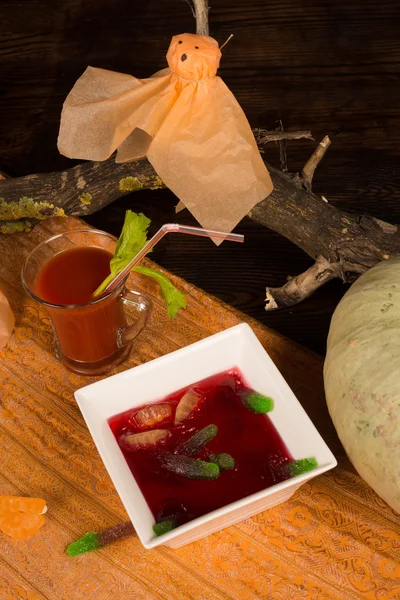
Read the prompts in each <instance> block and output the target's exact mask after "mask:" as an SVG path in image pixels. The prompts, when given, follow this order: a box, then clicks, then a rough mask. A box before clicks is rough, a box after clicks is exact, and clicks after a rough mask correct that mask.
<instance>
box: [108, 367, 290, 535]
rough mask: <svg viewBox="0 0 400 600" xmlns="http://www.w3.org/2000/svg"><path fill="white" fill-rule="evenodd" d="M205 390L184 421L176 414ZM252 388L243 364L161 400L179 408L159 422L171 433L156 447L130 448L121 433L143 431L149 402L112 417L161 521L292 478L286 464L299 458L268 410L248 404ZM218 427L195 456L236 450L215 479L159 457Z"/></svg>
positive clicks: (128, 458)
mask: <svg viewBox="0 0 400 600" xmlns="http://www.w3.org/2000/svg"><path fill="white" fill-rule="evenodd" d="M190 388H195V389H196V391H197V390H200V391H201V394H202V396H203V399H202V400H201V402H200V403H199V406H198V407H197V408H196V409H195V410H194V411H193V413H192V414H191V416H190V417H188V418H187V419H186V420H184V421H182V422H181V423H180V424H178V425H174V423H173V418H174V414H175V409H176V406H177V405H178V403H179V400H180V399H181V397H182V396H183V394H184V392H185V391H186V390H188V389H190ZM246 389H249V388H248V386H247V385H246V383H245V381H244V379H243V376H242V374H241V373H240V371H239V370H238V369H232V370H230V371H226V372H223V373H219V374H217V375H214V376H213V377H209V378H208V379H204V380H203V381H200V382H198V383H195V384H193V385H191V386H188V387H187V388H185V389H182V390H180V391H177V392H175V393H173V394H171V395H170V396H168V397H166V398H164V399H162V400H160V402H167V403H169V404H171V405H172V407H173V414H172V420H170V421H169V422H163V423H161V424H157V425H155V426H154V429H160V428H163V429H168V430H169V431H170V435H169V436H168V437H167V438H166V440H165V441H164V440H163V441H161V442H158V444H157V445H156V446H155V447H154V446H153V447H149V446H147V447H143V448H139V449H136V450H128V449H127V448H126V447H125V446H124V444H123V442H122V443H121V442H120V436H121V435H123V434H127V433H135V432H139V431H142V430H141V429H139V427H137V425H136V422H135V419H134V415H135V413H137V412H138V411H139V410H140V409H142V408H143V406H141V407H138V408H135V409H133V410H129V411H126V412H124V413H121V414H119V415H116V416H114V417H111V418H110V419H109V421H108V422H109V425H110V427H111V430H112V432H113V434H114V436H115V438H116V440H117V442H118V444H119V446H120V448H121V451H122V453H123V455H124V457H125V459H126V461H127V463H128V465H129V468H130V470H131V472H132V474H133V475H134V477H135V479H136V481H137V483H138V485H139V487H140V489H141V491H142V493H143V495H144V497H145V499H146V501H147V504H148V505H149V507H150V510H151V511H152V513H153V515H154V517H155V519H156V521H160V520H164V519H168V518H169V517H172V516H178V517H179V522H180V524H182V523H183V522H186V521H190V520H192V519H195V518H196V517H200V516H201V515H204V514H206V513H208V512H210V511H212V510H215V509H217V508H220V507H222V506H226V505H227V504H230V503H231V502H234V501H235V500H239V499H241V498H244V497H245V496H248V495H250V494H253V493H255V492H258V491H260V490H263V489H265V488H268V487H269V486H271V485H273V484H275V483H278V482H280V481H283V480H285V479H287V478H288V475H287V472H285V469H284V465H286V464H287V463H289V462H291V461H292V460H293V457H292V456H291V455H290V453H289V452H288V450H287V448H286V446H285V444H284V442H283V440H282V438H281V437H280V435H279V433H278V432H277V430H276V429H275V427H274V425H273V424H272V422H271V420H270V419H269V417H268V416H267V415H260V414H254V413H252V412H251V411H250V410H248V409H247V408H246V407H245V405H244V404H243V402H242V400H241V398H240V396H239V392H240V391H243V390H246ZM211 423H213V424H215V425H217V426H218V434H217V436H216V437H215V438H214V439H212V440H211V441H210V442H209V443H208V444H206V446H205V447H204V448H203V449H202V450H201V451H200V453H199V454H197V455H196V456H195V458H200V459H202V460H207V457H208V456H209V454H210V453H215V454H217V453H223V452H226V453H228V454H231V455H232V456H233V458H234V459H235V461H236V467H235V468H234V469H233V470H231V471H221V473H220V476H219V478H218V479H215V480H193V479H187V478H185V477H182V476H180V475H175V474H174V473H170V472H167V471H165V470H163V469H162V468H160V466H159V463H158V461H157V448H159V449H162V450H170V451H171V452H173V451H174V449H176V447H177V446H178V444H181V443H182V442H183V441H185V440H187V439H188V438H190V437H191V436H192V435H193V434H194V433H195V432H196V431H199V430H200V429H202V428H204V427H206V426H207V425H210V424H211Z"/></svg>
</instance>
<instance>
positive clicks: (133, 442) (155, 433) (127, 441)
mask: <svg viewBox="0 0 400 600" xmlns="http://www.w3.org/2000/svg"><path fill="white" fill-rule="evenodd" d="M168 433H169V432H168V430H167V429H152V430H151V431H143V432H141V433H131V434H124V435H121V437H120V441H121V442H122V443H123V444H124V446H127V447H129V448H130V449H132V450H136V449H137V448H140V447H141V446H154V445H155V444H157V442H159V441H160V440H162V439H164V438H165V437H167V435H168Z"/></svg>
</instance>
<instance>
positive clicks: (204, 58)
mask: <svg viewBox="0 0 400 600" xmlns="http://www.w3.org/2000/svg"><path fill="white" fill-rule="evenodd" d="M220 59H221V51H220V49H219V47H218V42H217V41H216V40H214V39H213V38H211V37H208V36H206V35H196V34H194V33H183V34H182V35H175V36H174V37H173V38H172V41H171V45H170V47H169V50H168V54H167V61H168V65H169V68H170V69H171V71H173V73H175V74H176V75H179V77H183V78H184V79H190V80H192V81H197V80H199V79H209V78H210V77H214V75H215V74H216V72H217V69H218V67H219V61H220Z"/></svg>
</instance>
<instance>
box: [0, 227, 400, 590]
mask: <svg viewBox="0 0 400 600" xmlns="http://www.w3.org/2000/svg"><path fill="white" fill-rule="evenodd" d="M81 226H82V224H81V223H80V222H79V221H76V220H74V219H68V220H67V219H52V220H49V221H46V222H44V223H43V224H41V225H40V226H38V227H36V228H35V229H34V231H33V232H32V233H31V234H24V235H19V234H18V235H15V236H12V237H6V236H3V237H1V238H0V256H1V261H0V288H1V289H3V291H4V292H5V293H6V295H7V296H8V298H9V300H10V303H11V305H12V307H13V309H14V311H15V313H16V317H17V325H16V329H15V332H14V335H13V337H12V339H11V341H10V343H9V344H8V346H7V347H6V349H5V350H4V351H3V352H2V353H0V451H1V463H0V493H1V494H15V495H26V496H39V497H43V498H45V499H46V500H47V504H48V507H49V510H48V516H47V521H46V524H45V525H44V527H43V528H42V529H41V530H40V531H39V533H37V534H36V535H35V536H33V537H32V538H30V539H27V540H25V541H13V540H11V539H10V538H8V537H6V536H5V535H3V534H0V600H4V599H7V600H11V599H12V600H17V599H18V600H19V599H21V600H22V599H23V600H38V599H39V598H40V599H48V600H50V599H51V600H92V599H93V600H109V599H112V600H119V599H121V600H131V599H132V600H133V599H134V600H142V599H143V600H144V599H153V598H157V599H168V600H170V599H175V598H176V599H179V600H180V599H193V600H203V599H204V600H214V599H221V598H235V599H236V598H240V599H242V598H245V599H246V600H247V599H254V600H256V599H257V600H258V599H271V600H277V599H290V600H297V599H299V600H300V599H318V600H333V599H339V598H340V599H344V600H351V599H353V598H363V599H366V600H367V599H368V600H389V599H390V600H394V599H400V525H399V517H398V516H397V515H396V514H395V513H394V512H393V511H392V510H391V509H390V508H389V507H388V506H387V505H386V504H385V503H384V502H383V501H381V500H380V499H379V498H378V497H377V496H376V495H375V494H374V492H373V491H372V490H371V489H370V488H369V487H368V486H367V485H366V484H365V483H364V482H363V481H362V480H361V479H360V478H359V477H358V476H357V475H356V474H355V472H354V470H353V469H352V467H351V466H350V464H349V462H348V461H347V459H346V458H345V456H344V453H343V450H342V449H341V447H340V444H339V442H338V440H337V438H336V436H335V433H334V430H333V428H332V425H331V423H330V420H329V416H328V414H327V411H326V407H325V402H324V395H323V387H322V361H321V359H320V358H319V357H317V356H316V355H313V354H311V353H310V352H308V351H306V350H304V349H302V348H300V347H299V346H297V345H295V344H294V343H292V342H290V341H289V340H287V339H284V338H282V337H281V336H279V335H278V334H276V333H274V332H273V331H270V330H268V329H267V328H265V327H263V326H261V325H260V324H259V323H257V322H255V321H252V320H251V319H248V318H247V317H245V316H244V315H242V314H240V313H238V312H237V311H234V310H233V309H232V308H231V307H229V306H226V305H223V304H222V303H221V302H219V301H217V300H215V299H213V298H210V297H208V296H207V295H206V294H204V293H203V292H201V291H200V290H198V289H196V288H194V287H192V286H190V285H188V284H187V283H186V282H184V281H182V280H179V279H177V278H173V279H174V280H175V283H176V284H177V285H178V287H180V288H181V289H183V290H184V292H185V293H186V296H187V300H188V308H187V310H186V311H184V312H182V314H181V315H180V316H179V317H178V318H177V319H176V320H175V321H169V320H168V318H167V316H166V314H165V311H164V307H163V304H162V302H161V300H160V299H159V297H158V294H157V289H156V286H155V284H154V286H153V282H152V281H150V280H146V281H145V280H144V278H141V276H139V275H135V276H132V277H131V281H130V284H131V287H134V288H136V289H138V290H140V291H143V292H145V293H147V294H148V295H151V296H152V297H153V303H154V311H153V314H152V317H151V320H150V325H149V327H148V328H147V329H146V330H145V332H144V333H143V334H142V335H141V336H140V338H139V339H138V342H137V344H136V346H135V349H134V351H133V352H132V354H131V357H130V359H129V360H128V361H127V362H126V363H125V364H124V365H123V366H121V367H120V368H119V370H123V369H126V368H128V367H132V366H135V365H137V364H140V363H142V362H145V361H148V360H151V359H152V358H154V357H156V356H159V355H161V354H166V353H168V352H171V351H173V350H175V349H177V348H180V347H181V346H185V345H187V344H190V343H192V342H195V341H197V340H199V339H202V338H205V337H207V336H209V335H211V334H213V333H216V332H218V331H221V330H223V329H225V328H227V327H231V326H233V325H235V324H237V323H238V322H239V321H247V322H248V323H250V325H251V326H252V327H253V330H254V331H255V333H256V335H257V336H258V338H259V339H260V341H261V343H262V344H263V345H264V347H265V348H266V349H267V351H268V352H269V353H270V355H271V357H272V358H273V360H274V361H275V363H276V364H277V366H278V367H279V369H280V370H281V371H282V373H283V375H284V376H285V377H286V379H287V381H288V382H289V384H290V385H291V387H292V388H293V390H294V392H295V394H296V395H297V396H298V398H299V400H300V401H301V402H302V404H303V406H304V407H305V409H306V410H307V412H308V414H309V415H310V417H311V418H312V420H313V421H314V423H315V425H316V426H317V427H318V429H319V431H320V432H321V434H322V435H323V437H324V438H325V440H326V441H327V443H328V444H329V445H330V447H331V449H332V450H333V452H334V453H335V454H336V456H337V458H338V462H339V466H338V468H336V469H334V470H333V471H330V472H329V473H327V474H326V475H323V476H320V477H317V478H316V479H314V480H312V481H311V482H310V483H307V484H306V485H303V486H302V487H301V488H300V490H298V492H296V494H295V495H294V496H293V498H292V499H291V500H290V501H289V502H286V503H285V504H283V505H281V506H278V507H276V508H273V509H270V510H268V511H266V512H264V513H261V514H259V515H257V516H256V517H253V518H252V519H249V520H247V521H244V522H243V523H240V524H238V525H236V526H234V527H230V528H229V529H226V530H224V531H221V532H219V533H216V534H214V535H211V536H209V537H208V538H206V539H203V540H200V541H198V542H195V543H193V544H190V545H189V546H186V547H184V548H180V549H179V550H171V549H169V548H165V547H160V548H157V549H155V550H151V551H147V550H144V548H143V547H142V546H141V544H140V542H139V540H138V539H137V538H135V537H134V538H131V539H128V540H125V541H122V542H119V543H117V544H115V545H113V546H110V547H108V548H106V549H103V550H101V551H99V552H92V553H90V554H85V555H82V556H81V557H78V558H75V559H72V558H68V557H67V556H66V554H65V547H66V546H67V545H68V544H69V543H70V542H72V541H73V540H75V539H76V538H78V537H80V536H81V535H83V534H84V533H85V532H86V531H96V530H100V529H103V528H106V527H109V526H111V525H114V524H116V523H118V522H120V521H121V520H125V519H126V518H127V515H126V513H125V511H124V509H123V507H122V504H121V502H120V500H119V497H118V495H117V493H116V492H115V490H114V487H113V485H112V483H111V481H110V479H109V477H108V474H107V472H106V470H105V468H104V466H103V463H102V461H101V460H100V457H99V455H98V453H97V451H96V448H95V446H94V443H93V441H92V439H91V437H90V434H89V432H88V430H87V428H86V425H85V423H84V421H83V418H82V417H81V414H80V412H79V409H78V407H77V405H76V403H75V400H74V396H73V392H74V390H76V389H77V388H79V387H81V386H83V385H85V384H87V383H89V382H91V381H94V378H84V377H80V376H78V375H74V374H72V373H70V372H68V371H66V370H65V369H64V368H63V367H62V366H61V365H60V364H59V363H58V362H57V361H56V360H55V358H54V356H53V345H52V331H51V327H50V323H49V319H48V318H47V316H46V314H45V313H44V312H43V311H42V309H41V308H40V307H39V306H38V305H37V304H35V303H34V302H33V301H32V300H31V299H29V298H28V297H27V296H26V295H25V294H24V293H23V291H22V288H21V284H20V268H21V264H22V261H23V258H24V257H25V256H26V254H27V253H28V252H29V250H30V249H32V248H33V247H34V246H35V245H36V244H37V243H38V242H40V241H41V240H43V239H45V238H47V237H50V235H52V234H54V233H58V232H61V231H63V230H65V229H66V228H71V229H72V228H76V227H81Z"/></svg>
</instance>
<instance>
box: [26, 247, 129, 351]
mask: <svg viewBox="0 0 400 600" xmlns="http://www.w3.org/2000/svg"><path fill="white" fill-rule="evenodd" d="M111 258H112V255H111V254H110V253H109V252H107V251H106V250H103V249H102V248H95V247H90V246H88V247H85V246H82V247H76V248H71V249H70V250H64V251H63V252H60V253H59V254H57V255H56V256H54V257H53V258H51V259H50V260H49V261H48V262H47V263H46V264H45V265H44V267H43V268H42V269H41V271H40V272H39V274H38V276H37V279H36V286H35V292H36V294H37V296H39V297H40V298H41V299H42V300H45V301H46V302H49V303H51V304H58V305H76V304H78V305H79V304H87V303H89V302H92V301H93V300H94V299H93V293H94V292H95V291H96V289H97V288H98V286H99V285H100V284H101V283H102V282H103V281H104V279H105V278H106V277H107V276H108V275H109V274H110V260H111ZM47 311H48V313H49V315H50V317H51V320H52V322H53V325H54V328H55V330H56V333H57V337H58V340H59V343H60V346H61V350H62V353H63V354H64V355H65V356H67V357H68V358H70V359H73V360H75V361H82V362H97V361H101V360H103V359H105V358H107V357H108V356H111V355H112V354H114V353H115V352H116V351H118V346H117V331H118V330H119V329H120V328H122V327H125V326H126V320H125V316H124V311H123V306H122V303H121V302H118V301H117V299H116V295H115V294H113V296H111V297H109V298H106V299H104V300H101V301H100V302H94V303H93V304H89V305H87V306H79V307H75V308H52V307H47Z"/></svg>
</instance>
